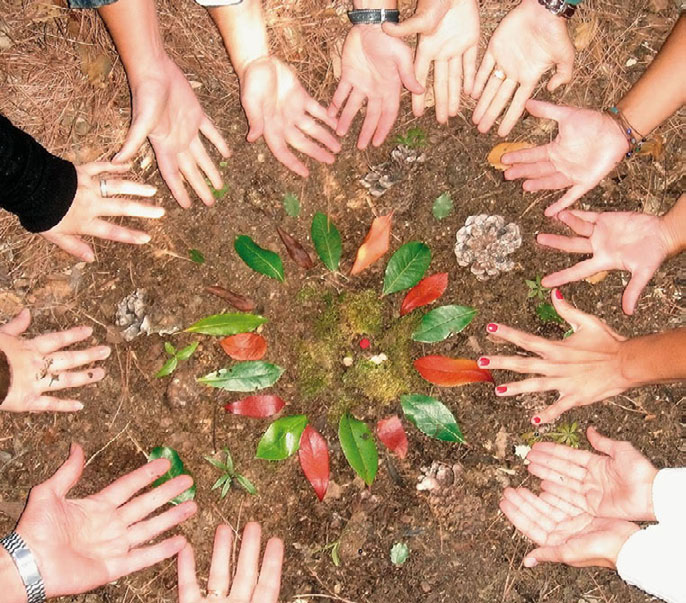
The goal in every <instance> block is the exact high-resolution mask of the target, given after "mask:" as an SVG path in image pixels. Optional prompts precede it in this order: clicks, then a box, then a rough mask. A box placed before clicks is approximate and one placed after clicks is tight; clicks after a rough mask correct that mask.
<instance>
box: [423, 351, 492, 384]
mask: <svg viewBox="0 0 686 603" xmlns="http://www.w3.org/2000/svg"><path fill="white" fill-rule="evenodd" d="M414 368H416V369H417V370H418V371H419V374H420V375H421V376H422V377H424V379H426V380H427V381H428V382H429V383H433V384H435V385H441V386H443V387H455V386H456V385H464V384H465V383H476V382H477V381H490V382H491V383H493V377H492V376H491V373H490V372H489V371H487V370H486V369H481V368H479V366H478V365H477V364H476V361H475V360H469V359H468V358H446V357H445V356H424V357H423V358H418V359H417V360H415V361H414Z"/></svg>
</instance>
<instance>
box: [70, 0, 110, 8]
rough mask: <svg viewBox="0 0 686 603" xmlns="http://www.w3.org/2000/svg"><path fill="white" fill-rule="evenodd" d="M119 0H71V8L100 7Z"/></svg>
mask: <svg viewBox="0 0 686 603" xmlns="http://www.w3.org/2000/svg"><path fill="white" fill-rule="evenodd" d="M116 1H117V0H69V8H98V7H99V6H105V5H106V4H112V3H114V2H116Z"/></svg>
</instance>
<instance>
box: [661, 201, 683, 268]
mask: <svg viewBox="0 0 686 603" xmlns="http://www.w3.org/2000/svg"><path fill="white" fill-rule="evenodd" d="M662 225H663V228H664V233H665V238H666V239H667V248H668V249H669V250H670V251H669V255H670V256H674V255H677V254H679V253H681V252H682V251H686V194H683V195H681V197H679V199H678V200H677V202H676V203H675V204H674V207H672V209H670V210H669V211H668V212H667V213H666V214H665V215H664V216H663V217H662Z"/></svg>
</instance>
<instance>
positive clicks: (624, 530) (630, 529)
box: [608, 520, 641, 570]
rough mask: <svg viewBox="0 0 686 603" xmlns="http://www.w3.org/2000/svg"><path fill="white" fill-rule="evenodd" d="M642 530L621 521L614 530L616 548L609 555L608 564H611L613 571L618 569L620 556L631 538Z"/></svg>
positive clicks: (629, 522) (628, 522)
mask: <svg viewBox="0 0 686 603" xmlns="http://www.w3.org/2000/svg"><path fill="white" fill-rule="evenodd" d="M640 530H641V528H640V527H639V526H638V525H636V524H635V523H633V522H631V521H623V520H622V521H619V522H618V523H617V527H616V528H615V529H614V530H613V532H614V536H615V539H614V546H613V547H612V551H611V553H610V554H609V555H608V562H609V563H610V564H611V565H610V567H611V569H614V570H616V569H617V559H618V558H619V554H620V552H621V550H622V548H624V545H625V544H626V543H627V541H628V540H629V538H631V537H632V536H633V535H634V534H635V533H636V532H639V531H640Z"/></svg>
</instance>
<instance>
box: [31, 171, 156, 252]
mask: <svg viewBox="0 0 686 603" xmlns="http://www.w3.org/2000/svg"><path fill="white" fill-rule="evenodd" d="M129 169H130V166H129V165H120V164H116V163H87V164H85V165H81V166H78V167H77V168H76V173H77V176H78V188H77V189H76V197H75V198H74V201H73V202H72V205H71V207H70V208H69V211H68V212H67V214H66V215H65V216H64V217H63V218H62V220H60V222H59V224H57V225H56V226H54V227H53V228H51V229H50V230H47V231H45V232H42V233H41V236H43V237H44V238H45V239H47V240H48V241H50V242H51V243H54V244H55V245H57V246H58V247H60V248H61V249H63V250H64V251H66V252H67V253H70V254H72V255H73V256H76V257H77V258H79V259H81V260H83V261H85V262H92V261H94V260H95V255H94V253H93V249H92V248H91V246H90V245H88V243H86V242H85V241H84V240H83V239H82V238H81V237H82V236H83V235H87V236H93V237H98V238H100V239H105V240H108V241H118V242H120V243H130V244H132V245H143V244H145V243H147V242H148V241H150V235H148V234H146V233H144V232H141V231H140V230H134V229H132V228H126V227H124V226H117V225H116V224H112V223H111V222H108V221H106V220H103V219H102V218H103V217H114V216H127V217H131V218H151V219H155V218H161V217H162V216H164V209H163V208H161V207H156V206H155V205H148V204H147V203H138V202H136V201H132V200H131V199H121V198H114V196H115V195H126V196H137V197H152V196H153V195H154V194H155V193H156V192H157V189H156V188H155V187H154V186H149V185H147V184H140V183H138V182H133V181H131V180H116V179H112V180H110V179H107V178H106V177H105V175H106V174H108V173H115V174H116V173H123V172H127V171H128V170H129ZM103 181H104V188H105V190H104V191H103V190H102V189H101V186H100V183H101V182H103ZM103 192H105V193H106V194H107V196H106V197H103V196H102V193H103Z"/></svg>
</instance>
